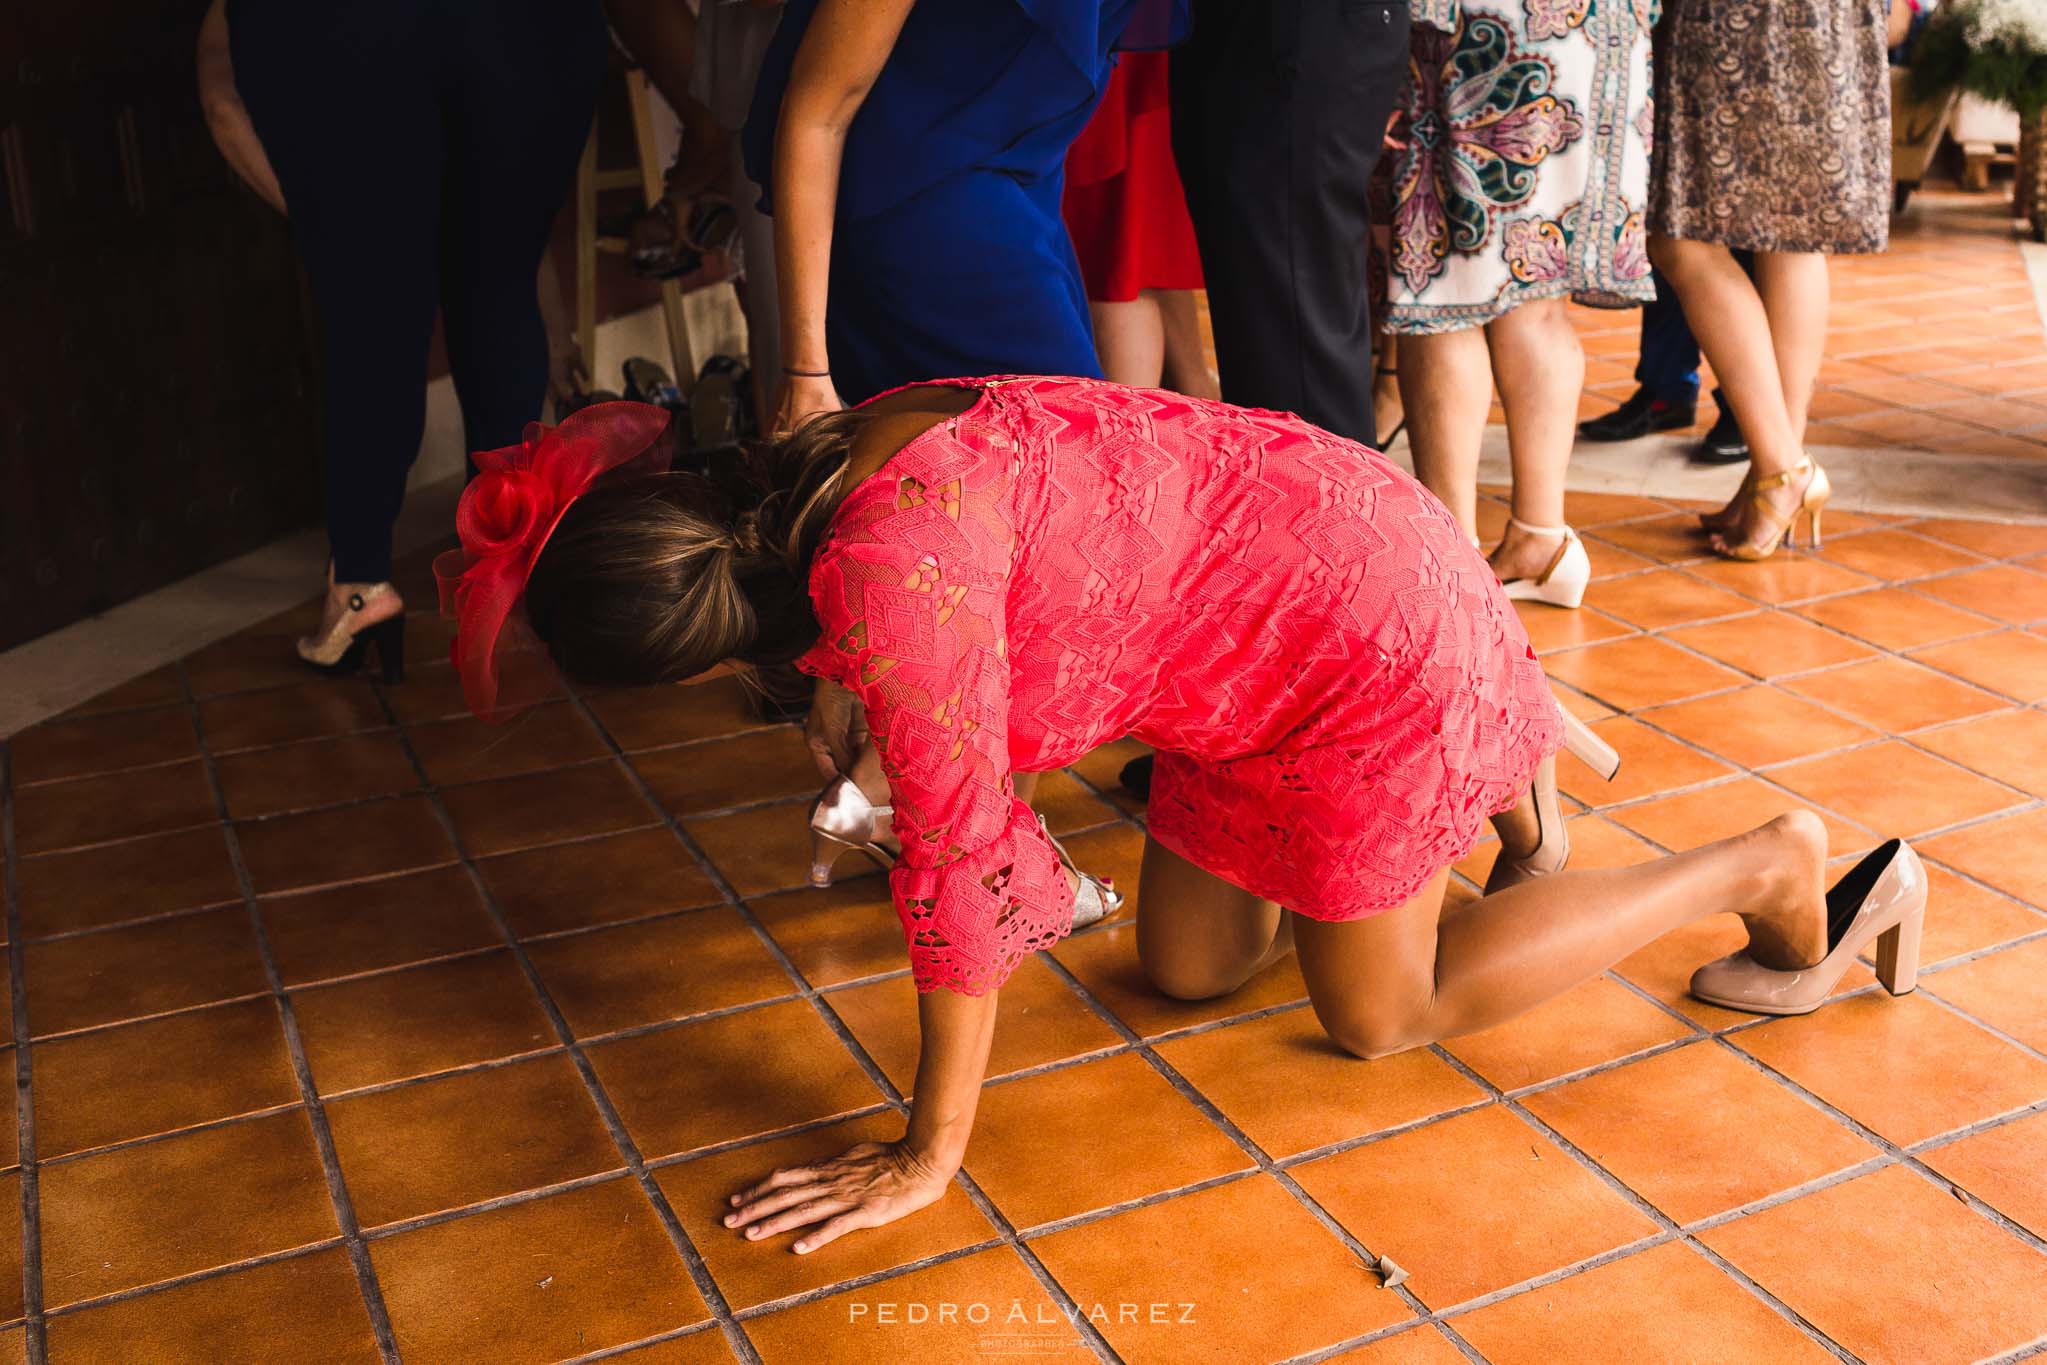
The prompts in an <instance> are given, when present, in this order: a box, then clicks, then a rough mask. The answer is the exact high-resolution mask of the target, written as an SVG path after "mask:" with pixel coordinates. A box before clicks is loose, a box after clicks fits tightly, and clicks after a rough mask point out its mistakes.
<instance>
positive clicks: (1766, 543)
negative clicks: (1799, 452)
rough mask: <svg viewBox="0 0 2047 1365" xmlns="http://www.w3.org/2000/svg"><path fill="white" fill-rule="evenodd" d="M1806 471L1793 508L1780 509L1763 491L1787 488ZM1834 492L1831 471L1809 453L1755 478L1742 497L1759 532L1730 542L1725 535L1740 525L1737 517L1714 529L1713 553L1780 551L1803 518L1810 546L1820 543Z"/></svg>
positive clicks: (1746, 555)
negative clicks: (1822, 515)
mask: <svg viewBox="0 0 2047 1365" xmlns="http://www.w3.org/2000/svg"><path fill="white" fill-rule="evenodd" d="M1801 474H1803V475H1805V476H1806V480H1805V491H1804V492H1803V493H1801V494H1800V495H1799V499H1798V506H1796V507H1794V508H1792V509H1791V511H1789V512H1779V511H1778V510H1777V509H1776V508H1774V507H1772V506H1771V505H1770V504H1769V503H1768V502H1766V501H1764V499H1763V494H1765V493H1767V492H1769V491H1770V490H1771V489H1773V488H1783V487H1786V486H1788V485H1789V484H1791V483H1793V482H1795V481H1796V480H1797V478H1798V476H1799V475H1801ZM1833 495H1834V486H1833V484H1831V483H1829V482H1828V480H1827V471H1826V470H1824V469H1821V468H1820V467H1819V465H1818V464H1816V463H1815V462H1814V461H1813V458H1812V456H1810V455H1808V456H1806V457H1805V458H1804V459H1803V460H1800V461H1799V462H1798V463H1797V464H1795V465H1793V466H1791V468H1789V469H1785V470H1780V471H1778V472H1777V473H1775V474H1769V475H1765V476H1764V477H1762V478H1760V479H1757V478H1751V479H1750V480H1749V483H1748V490H1747V492H1746V493H1744V494H1741V495H1739V497H1738V499H1737V500H1738V501H1742V502H1745V503H1746V507H1745V509H1744V512H1745V516H1746V519H1748V520H1749V521H1750V524H1751V525H1754V526H1755V527H1757V529H1758V532H1759V533H1758V534H1756V535H1752V536H1751V537H1749V539H1747V540H1744V541H1742V542H1740V543H1739V544H1732V543H1729V542H1728V541H1727V540H1726V539H1724V536H1725V535H1726V534H1727V533H1729V532H1732V531H1733V530H1735V529H1736V527H1738V526H1739V525H1740V521H1739V520H1737V521H1736V522H1734V523H1733V524H1730V525H1725V526H1723V527H1721V528H1720V529H1719V530H1716V531H1715V532H1714V533H1713V553H1715V554H1717V555H1720V556H1721V557H1723V558H1725V559H1741V560H1751V561H1753V560H1759V559H1768V558H1769V557H1770V556H1771V555H1773V554H1776V553H1777V550H1778V548H1779V547H1780V546H1784V545H1789V544H1791V542H1792V539H1793V536H1794V533H1795V532H1796V531H1797V529H1798V521H1799V518H1801V517H1803V518H1804V519H1805V522H1806V530H1807V539H1806V544H1807V546H1808V547H1809V548H1811V549H1814V550H1817V549H1819V547H1820V512H1821V510H1822V509H1823V508H1825V507H1826V505H1827V499H1828V498H1831V497H1832V496H1833Z"/></svg>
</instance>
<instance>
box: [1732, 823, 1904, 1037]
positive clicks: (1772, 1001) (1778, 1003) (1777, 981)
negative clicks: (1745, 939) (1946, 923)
mask: <svg viewBox="0 0 2047 1365" xmlns="http://www.w3.org/2000/svg"><path fill="white" fill-rule="evenodd" d="M1925 925H1926V868H1925V867H1924V866H1923V865H1922V864H1921V863H1920V861H1919V855H1918V854H1917V853H1914V852H1913V851H1912V846H1911V845H1910V844H1908V843H1906V842H1905V841H1904V840H1903V839H1893V840H1891V841H1890V842H1889V843H1887V844H1884V845H1883V846H1882V847H1880V848H1878V849H1877V850H1876V851H1875V852H1874V853H1872V854H1870V855H1869V856H1868V857H1866V858H1864V859H1863V860H1862V861H1861V862H1859V863H1857V864H1856V865H1855V866H1854V867H1853V868H1851V869H1850V870H1849V872H1848V875H1847V876H1845V877H1843V878H1841V880H1840V881H1838V882H1835V883H1834V885H1833V887H1832V889H1830V890H1829V891H1828V892H1827V955H1826V956H1825V957H1823V958H1821V959H1820V960H1819V961H1818V962H1817V963H1815V964H1813V965H1812V966H1810V967H1805V968H1802V969H1800V970H1798V971H1792V972H1781V971H1775V970H1772V969H1771V968H1769V967H1765V966H1763V965H1762V964H1761V963H1759V962H1757V961H1755V960H1754V959H1753V958H1751V957H1750V956H1749V955H1748V952H1747V950H1746V949H1744V950H1743V951H1741V952H1738V953H1732V954H1730V955H1728V956H1727V957H1723V958H1721V959H1719V960H1718V961H1715V962H1708V963H1707V964H1706V965H1705V966H1703V967H1701V968H1699V970H1697V971H1696V972H1693V973H1692V994H1693V995H1695V996H1697V997H1698V998H1699V999H1701V1000H1703V1001H1705V1002H1706V1003H1707V1004H1709V1005H1720V1006H1722V1007H1724V1008H1726V1009H1731V1010H1747V1011H1749V1012H1750V1013H1752V1014H1810V1013H1811V1012H1812V1011H1814V1010H1816V1009H1818V1008H1819V1007H1820V1005H1821V1004H1822V1003H1824V1002H1825V1001H1826V998H1827V996H1828V994H1829V993H1831V992H1832V991H1833V989H1834V987H1835V986H1836V985H1837V984H1839V982H1840V980H1841V974H1842V973H1843V972H1846V971H1847V970H1848V968H1849V967H1850V966H1851V965H1853V964H1854V962H1855V959H1856V956H1857V955H1858V954H1859V953H1861V952H1862V950H1863V949H1864V948H1866V947H1868V946H1869V943H1870V941H1871V940H1872V939H1874V940H1875V941H1876V979H1877V980H1879V981H1881V982H1882V983H1883V986H1884V989H1885V990H1887V991H1889V992H1890V993H1891V994H1892V995H1903V994H1905V993H1906V992H1907V991H1910V990H1911V989H1912V988H1913V987H1914V986H1916V985H1918V984H1919V939H1920V934H1921V932H1922V930H1923V929H1924V928H1925Z"/></svg>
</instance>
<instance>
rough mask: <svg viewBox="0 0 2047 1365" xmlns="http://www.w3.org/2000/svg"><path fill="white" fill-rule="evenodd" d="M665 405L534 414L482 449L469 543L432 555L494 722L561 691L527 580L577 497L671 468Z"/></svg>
mask: <svg viewBox="0 0 2047 1365" xmlns="http://www.w3.org/2000/svg"><path fill="white" fill-rule="evenodd" d="M668 423H669V414H668V410H667V409H666V408H657V407H655V406H653V405H652V404H649V403H593V404H591V405H590V406H589V407H587V408H583V409H582V410H580V411H578V412H575V413H572V414H571V415H570V416H569V417H568V418H567V419H566V420H565V421H563V422H562V424H561V425H560V426H556V427H547V426H542V425H541V424H540V423H538V422H534V423H532V424H530V425H529V426H527V428H526V439H525V440H524V441H523V442H522V443H520V444H519V445H515V446H506V447H505V448H504V449H502V450H485V451H480V452H478V453H477V455H476V456H475V460H476V477H475V478H474V479H471V480H470V481H469V486H468V487H467V488H465V489H463V490H462V501H461V502H460V504H458V505H457V507H456V509H455V531H456V534H458V535H459V536H461V538H462V548H461V549H459V550H449V551H448V552H447V553H445V554H443V555H440V556H439V557H437V558H436V559H435V560H434V577H435V578H436V579H437V580H439V582H440V586H441V615H443V616H444V617H447V618H448V619H450V620H452V621H454V622H455V647H454V651H453V658H454V663H455V667H456V669H457V670H458V671H459V672H460V673H461V675H462V697H463V700H465V701H467V702H468V703H469V709H470V710H471V711H474V712H475V713H476V714H477V716H479V717H480V718H482V719H483V720H486V721H488V722H490V723H491V724H493V725H495V724H497V723H499V722H501V721H504V720H507V719H509V718H510V717H511V716H512V715H513V714H514V713H516V712H517V711H519V710H521V709H522V708H524V707H526V706H529V705H531V704H532V703H533V702H536V701H538V700H540V699H541V698H542V697H544V696H546V695H548V694H549V693H550V692H552V691H553V690H554V687H555V683H556V679H555V674H554V668H553V665H552V664H551V663H550V662H549V660H548V657H547V651H546V650H545V649H544V648H543V647H542V646H541V644H540V641H539V640H538V638H536V637H535V636H534V634H533V628H532V626H530V625H529V624H528V623H527V621H526V608H525V597H526V580H527V578H528V577H529V576H530V575H531V574H532V572H533V564H534V561H536V560H537V559H539V558H540V551H541V549H542V548H543V547H544V546H545V545H546V544H547V538H548V537H549V536H551V535H553V534H554V528H555V527H556V526H557V525H559V524H560V523H561V519H562V514H563V513H564V512H566V511H568V510H569V504H570V503H572V502H574V501H575V500H576V499H577V498H579V497H581V496H582V495H583V494H584V493H585V492H586V491H587V490H588V489H589V487H590V485H591V484H593V483H595V482H596V481H597V480H598V479H599V478H601V477H603V476H604V475H606V474H609V473H612V472H613V471H617V470H625V471H627V472H628V473H631V474H659V473H664V472H666V470H667V468H668V458H669V452H668V447H667V443H666V442H664V441H663V440H662V439H661V438H662V437H663V436H664V435H665V434H666V433H667V430H668Z"/></svg>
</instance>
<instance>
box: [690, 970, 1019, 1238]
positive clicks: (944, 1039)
mask: <svg viewBox="0 0 2047 1365" xmlns="http://www.w3.org/2000/svg"><path fill="white" fill-rule="evenodd" d="M917 1015H918V1019H919V1021H920V1022H921V1024H922V1029H923V1036H924V1050H923V1055H922V1056H921V1057H920V1058H919V1059H918V1062H917V1090H916V1099H915V1100H914V1101H913V1102H912V1103H911V1105H910V1126H909V1131H908V1132H907V1133H905V1134H904V1135H903V1137H902V1138H901V1139H900V1140H899V1141H896V1142H863V1143H861V1144H860V1145H859V1146H857V1147H853V1148H850V1149H849V1150H847V1151H846V1152H844V1153H842V1154H840V1155H839V1156H835V1157H833V1158H831V1159H830V1160H828V1161H820V1162H818V1163H816V1164H815V1165H810V1166H789V1167H784V1168H783V1169H781V1170H778V1171H776V1172H774V1173H773V1174H772V1175H770V1176H769V1177H768V1178H767V1179H766V1180H763V1181H761V1182H760V1183H759V1184H757V1185H754V1186H752V1187H750V1188H748V1189H745V1190H742V1191H740V1192H739V1193H738V1194H735V1195H733V1196H732V1199H731V1203H732V1206H733V1208H732V1212H730V1213H728V1214H726V1215H725V1226H727V1227H729V1228H738V1229H740V1230H741V1231H742V1233H743V1234H744V1235H745V1237H746V1238H747V1239H748V1240H749V1241H752V1240H758V1239H759V1238H762V1237H771V1236H773V1235H774V1234H776V1233H778V1232H787V1231H789V1230H790V1229H791V1228H807V1229H809V1231H806V1232H805V1233H803V1235H802V1236H800V1237H798V1238H797V1239H796V1242H795V1244H794V1245H793V1246H792V1248H791V1250H793V1251H795V1252H797V1253H798V1254H799V1255H800V1254H803V1253H806V1252H811V1251H815V1250H817V1249H818V1248H819V1247H821V1246H824V1245H825V1244H826V1243H827V1242H834V1241H837V1240H838V1239H839V1238H840V1237H843V1236H845V1235H846V1234H847V1233H849V1232H852V1231H854V1230H855V1229H858V1228H873V1227H880V1226H881V1225H882V1224H884V1223H893V1222H895V1221H896V1220H897V1219H898V1218H902V1217H904V1216H906V1215H908V1214H912V1213H915V1212H916V1211H917V1210H918V1209H921V1208H924V1207H926V1206H927V1205H930V1204H935V1203H937V1202H938V1201H939V1200H940V1199H942V1198H944V1197H945V1192H946V1190H947V1189H948V1188H949V1187H950V1186H951V1184H952V1178H953V1176H954V1174H955V1173H957V1172H958V1170H959V1168H960V1163H961V1162H963V1161H965V1160H966V1155H967V1135H968V1134H969V1133H970V1132H971V1131H972V1130H973V1126H974V1109H975V1106H976V1105H977V1104H978V1103H979V1102H980V1098H981V1082H982V1080H983V1079H984V1078H985V1077H986V1076H987V1074H988V1047H989V1044H990V1043H991V1042H992V1041H993V1039H994V1037H995V992H994V991H989V992H988V993H987V994H986V995H958V994H955V993H954V992H952V991H943V990H941V991H932V992H930V993H929V994H927V995H923V996H920V997H919V998H918V1002H917Z"/></svg>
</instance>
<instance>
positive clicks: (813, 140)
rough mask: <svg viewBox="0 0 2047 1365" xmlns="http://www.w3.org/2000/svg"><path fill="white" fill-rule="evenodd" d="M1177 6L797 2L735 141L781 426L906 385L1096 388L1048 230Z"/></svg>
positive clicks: (1181, 1)
mask: <svg viewBox="0 0 2047 1365" xmlns="http://www.w3.org/2000/svg"><path fill="white" fill-rule="evenodd" d="M1185 12H1186V3H1185V0H945V3H939V4H923V5H918V4H915V3H914V0H791V2H790V4H789V7H788V10H787V12H786V14H785V15H784V17H783V20H782V27H781V29H780V31H779V32H777V34H776V35H775V42H774V45H773V46H772V47H771V48H770V49H769V51H768V55H767V58H766V60H765V62H764V63H763V64H762V68H761V77H760V84H759V86H758V87H757V88H756V89H755V91H754V101H753V109H752V112H751V114H750V116H749V117H748V119H747V125H746V131H745V140H746V159H747V170H748V173H749V174H750V175H751V176H752V178H753V180H754V181H755V183H756V184H760V185H765V186H767V187H768V202H769V206H770V208H771V210H772V212H773V213H774V217H775V261H776V265H777V268H778V269H779V271H780V274H781V286H782V289H781V307H782V359H783V365H784V367H785V373H784V384H783V389H782V399H781V402H780V404H779V406H778V412H777V425H778V426H780V427H783V428H787V427H793V426H795V425H797V424H799V423H800V422H802V421H803V420H804V419H805V418H808V417H810V416H813V415H815V414H817V413H820V412H830V411H834V410H836V409H838V408H840V407H842V406H844V405H845V403H847V402H855V403H857V402H860V401H863V400H865V399H867V398H870V397H872V396H873V395H875V394H877V393H880V392H882V391H884V390H886V389H890V388H894V387H896V386H897V385H901V384H907V383H911V382H914V381H916V380H922V379H935V378H943V377H948V376H955V375H983V374H1066V375H1084V376H1089V377H1099V375H1100V369H1099V368H1098V364H1097V361H1096V359H1095V348H1094V339H1093V333H1092V331H1091V328H1090V326H1089V322H1088V304H1087V291H1086V289H1085V288H1084V287H1083V286H1082V284H1081V276H1080V266H1079V263H1078V262H1077V261H1076V260H1075V258H1074V254H1073V242H1072V239H1071V238H1070V237H1069V236H1068V235H1067V231H1066V225H1065V222H1064V220H1063V219H1062V218H1061V216H1060V194H1061V190H1062V188H1063V180H1062V175H1061V169H1062V166H1063V164H1064V160H1065V156H1066V149H1067V147H1068V145H1069V144H1070V143H1071V142H1072V141H1073V139H1074V137H1075V136H1076V135H1077V134H1078V133H1079V132H1080V130H1081V128H1082V127H1083V126H1084V125H1085V124H1086V123H1087V120H1088V116H1089V115H1090V114H1091V113H1092V112H1093V110H1094V107H1095V103H1096V101H1097V100H1098V99H1099V98H1100V95H1101V92H1102V88H1103V86H1104V85H1105V84H1106V83H1107V81H1108V78H1109V73H1110V71H1111V69H1112V68H1113V65H1114V62H1115V56H1114V53H1115V50H1116V49H1117V48H1119V47H1132V48H1143V47H1161V46H1164V45H1166V44H1167V43H1169V42H1171V41H1173V40H1174V39H1176V38H1177V37H1178V36H1179V30H1180V28H1181V27H1183V25H1184V17H1185Z"/></svg>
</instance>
